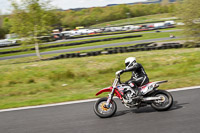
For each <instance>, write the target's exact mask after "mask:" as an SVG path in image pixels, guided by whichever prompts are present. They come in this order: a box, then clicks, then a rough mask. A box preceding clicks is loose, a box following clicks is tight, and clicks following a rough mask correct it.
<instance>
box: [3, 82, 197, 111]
mask: <svg viewBox="0 0 200 133" xmlns="http://www.w3.org/2000/svg"><path fill="white" fill-rule="evenodd" d="M193 89H200V86H192V87H184V88H176V89H170V90H167V91H169V92H175V91H184V90H193ZM98 99H99V98H95V99H88V100H79V101H72V102H62V103H55V104H46V105H38V106H27V107H20V108H11V109H3V110H0V113H1V112H9V111H18V110H27V109H37V108H45V107H53V106H62V105H69V104H77V103H86V102H93V101H97V100H98Z"/></svg>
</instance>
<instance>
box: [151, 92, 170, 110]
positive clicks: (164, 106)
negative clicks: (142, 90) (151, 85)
mask: <svg viewBox="0 0 200 133" xmlns="http://www.w3.org/2000/svg"><path fill="white" fill-rule="evenodd" d="M152 96H153V97H156V96H160V97H162V98H163V100H157V101H153V102H152V104H151V107H152V108H154V109H155V110H157V111H166V110H168V109H170V108H171V106H172V105H173V97H172V95H171V94H170V93H169V92H167V91H165V90H158V91H156V92H155V93H154V94H153V95H152Z"/></svg>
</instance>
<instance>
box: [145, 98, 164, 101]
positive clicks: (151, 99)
mask: <svg viewBox="0 0 200 133" xmlns="http://www.w3.org/2000/svg"><path fill="white" fill-rule="evenodd" d="M154 100H162V97H147V98H143V99H142V101H154Z"/></svg>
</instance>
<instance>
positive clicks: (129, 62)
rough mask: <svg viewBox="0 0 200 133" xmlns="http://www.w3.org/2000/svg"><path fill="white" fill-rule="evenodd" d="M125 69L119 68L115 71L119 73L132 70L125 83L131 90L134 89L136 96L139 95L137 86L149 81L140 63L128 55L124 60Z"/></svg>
mask: <svg viewBox="0 0 200 133" xmlns="http://www.w3.org/2000/svg"><path fill="white" fill-rule="evenodd" d="M125 66H126V69H123V70H119V71H117V72H116V74H117V75H120V74H122V73H124V72H132V76H131V79H130V80H128V81H126V82H125V84H128V85H129V86H130V87H131V88H132V89H133V90H135V91H136V96H137V97H140V96H141V93H140V91H139V89H138V87H140V86H142V85H145V84H147V83H149V78H148V76H147V74H146V72H145V70H144V68H143V66H142V65H141V64H140V63H137V62H136V58H135V57H128V58H126V60H125Z"/></svg>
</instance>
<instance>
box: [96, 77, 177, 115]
mask: <svg viewBox="0 0 200 133" xmlns="http://www.w3.org/2000/svg"><path fill="white" fill-rule="evenodd" d="M165 82H167V81H157V82H149V83H148V84H146V85H144V86H141V87H138V90H133V89H132V88H131V87H130V86H129V85H127V84H123V83H121V82H120V75H116V78H115V80H114V82H113V85H112V86H111V87H108V88H104V89H102V90H100V91H99V92H98V93H97V94H96V96H98V95H99V94H101V93H103V92H110V93H109V94H108V97H103V98H100V99H99V100H97V101H96V103H95V104H94V112H95V113H96V115H97V116H99V117H101V118H107V117H111V116H113V115H114V114H115V112H116V110H117V104H116V102H115V101H114V100H113V96H114V95H116V96H117V97H118V98H119V99H120V100H121V101H122V104H124V105H125V106H126V107H127V108H132V107H137V108H139V107H143V106H147V105H151V107H153V108H154V109H155V110H157V111H166V110H168V109H170V107H171V106H172V104H173V97H172V95H171V94H170V93H169V92H168V91H165V90H158V89H157V88H158V87H159V84H161V83H165ZM138 91H140V93H141V94H142V95H141V96H140V97H139V98H138V96H137V94H138Z"/></svg>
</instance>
